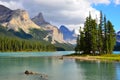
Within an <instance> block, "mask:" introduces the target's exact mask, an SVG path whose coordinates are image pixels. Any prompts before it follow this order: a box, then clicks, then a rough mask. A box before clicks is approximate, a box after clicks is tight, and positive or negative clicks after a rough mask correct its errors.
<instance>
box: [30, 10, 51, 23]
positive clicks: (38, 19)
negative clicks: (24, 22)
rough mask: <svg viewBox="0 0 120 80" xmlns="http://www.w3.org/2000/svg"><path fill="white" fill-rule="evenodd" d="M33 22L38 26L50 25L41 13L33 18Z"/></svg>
mask: <svg viewBox="0 0 120 80" xmlns="http://www.w3.org/2000/svg"><path fill="white" fill-rule="evenodd" d="M32 21H33V22H35V23H36V24H37V25H42V24H49V23H48V22H46V21H45V19H44V17H43V14H42V13H41V12H40V13H39V14H38V15H37V16H35V17H34V18H32Z"/></svg>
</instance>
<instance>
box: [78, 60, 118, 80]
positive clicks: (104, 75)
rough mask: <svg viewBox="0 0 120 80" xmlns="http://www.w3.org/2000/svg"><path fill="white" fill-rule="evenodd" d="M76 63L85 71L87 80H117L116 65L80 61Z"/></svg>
mask: <svg viewBox="0 0 120 80" xmlns="http://www.w3.org/2000/svg"><path fill="white" fill-rule="evenodd" d="M76 63H77V64H78V65H77V66H78V67H81V68H82V69H83V70H84V76H85V80H116V74H115V73H116V70H115V64H114V63H110V62H89V61H79V60H76ZM119 79H120V77H119Z"/></svg>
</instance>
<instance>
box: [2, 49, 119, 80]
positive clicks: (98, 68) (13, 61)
mask: <svg viewBox="0 0 120 80" xmlns="http://www.w3.org/2000/svg"><path fill="white" fill-rule="evenodd" d="M70 53H73V52H68V51H65V52H16V53H15V52H14V53H9V52H7V53H0V80H45V79H42V78H41V77H40V76H39V75H25V74H24V71H25V70H30V71H33V72H38V73H43V74H47V75H48V80H120V63H119V62H90V61H80V60H74V59H63V60H61V59H58V58H56V57H48V56H60V55H64V54H70Z"/></svg>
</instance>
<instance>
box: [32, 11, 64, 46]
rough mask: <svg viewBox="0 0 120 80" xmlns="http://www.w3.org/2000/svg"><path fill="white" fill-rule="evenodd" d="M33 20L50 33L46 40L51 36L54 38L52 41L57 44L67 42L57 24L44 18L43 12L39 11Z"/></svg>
mask: <svg viewBox="0 0 120 80" xmlns="http://www.w3.org/2000/svg"><path fill="white" fill-rule="evenodd" d="M32 21H33V22H34V23H36V24H37V25H39V26H42V28H43V29H44V30H46V31H48V32H49V33H48V35H47V36H46V37H45V38H44V40H48V38H49V37H51V38H52V40H51V43H52V44H55V43H56V42H59V43H65V41H64V39H63V34H62V33H61V32H60V31H59V29H58V28H57V27H56V26H53V25H51V24H50V23H48V22H47V21H45V20H44V18H43V15H42V13H39V14H38V15H37V16H35V17H34V18H32Z"/></svg>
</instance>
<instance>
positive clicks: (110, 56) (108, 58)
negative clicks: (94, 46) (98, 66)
mask: <svg viewBox="0 0 120 80" xmlns="http://www.w3.org/2000/svg"><path fill="white" fill-rule="evenodd" d="M66 56H68V57H69V56H70V57H83V58H86V57H87V58H89V59H98V60H101V61H119V62H120V54H104V55H95V56H92V55H87V54H86V55H80V54H75V53H74V54H70V55H66Z"/></svg>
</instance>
